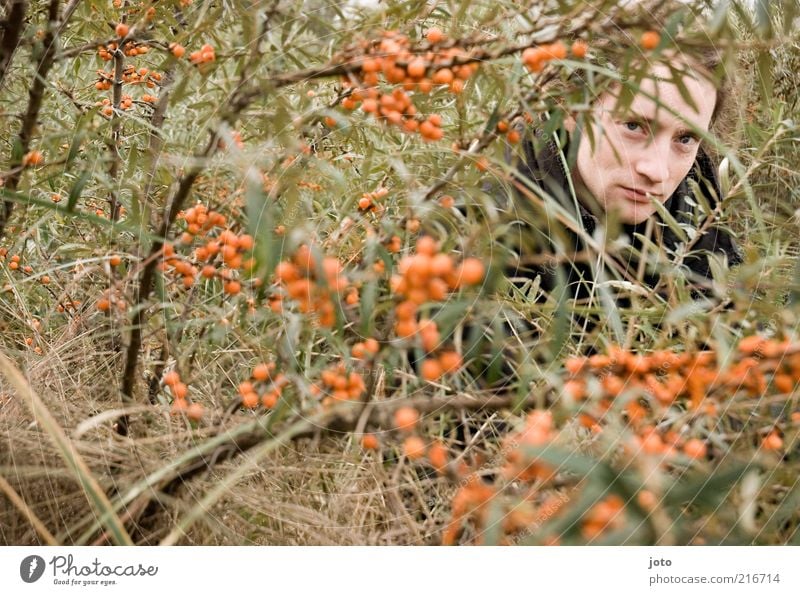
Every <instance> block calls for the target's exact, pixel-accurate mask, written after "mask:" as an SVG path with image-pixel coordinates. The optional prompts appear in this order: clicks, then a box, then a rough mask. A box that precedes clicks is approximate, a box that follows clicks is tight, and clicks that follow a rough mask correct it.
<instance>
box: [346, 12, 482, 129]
mask: <svg viewBox="0 0 800 595" xmlns="http://www.w3.org/2000/svg"><path fill="white" fill-rule="evenodd" d="M426 39H427V41H428V44H427V47H425V48H423V49H421V50H413V49H412V48H411V44H410V40H409V38H408V37H407V36H406V35H403V34H401V33H397V32H394V31H387V32H384V33H383V36H382V39H381V40H380V41H375V42H366V41H364V42H362V43H361V46H360V48H359V50H360V55H359V56H358V57H357V58H349V61H353V60H356V61H357V62H358V64H359V68H358V69H357V70H356V71H354V72H352V73H351V74H350V75H349V76H345V77H344V78H343V82H342V84H343V86H344V88H345V89H348V90H349V91H350V92H349V94H348V95H347V96H346V97H345V98H344V99H343V100H342V107H344V108H345V109H348V110H354V109H356V108H358V107H359V104H360V107H361V109H362V110H363V111H364V112H365V113H367V114H373V115H374V116H375V117H377V118H379V119H380V120H382V121H385V122H388V123H390V124H393V125H395V126H398V127H400V128H401V129H402V130H404V131H405V132H409V133H417V132H418V133H419V134H420V136H422V138H424V139H425V140H430V141H434V140H439V139H441V138H442V137H443V136H444V133H443V131H442V128H441V126H442V118H441V116H440V115H439V114H431V115H430V116H428V117H427V118H426V117H424V116H422V115H420V114H419V113H418V112H417V108H416V106H415V105H414V103H413V101H412V97H411V96H410V95H409V92H417V93H430V92H431V91H433V90H434V89H435V88H441V87H446V88H447V89H448V90H449V91H450V92H452V93H456V94H457V93H461V92H462V91H463V90H464V84H465V82H466V81H467V80H469V78H470V77H472V76H473V75H474V74H475V73H476V72H477V70H478V63H477V62H475V61H473V62H469V61H468V53H467V51H466V50H464V49H463V48H459V47H456V46H454V45H450V46H449V47H444V45H446V43H445V41H446V39H445V36H444V34H442V32H441V31H440V30H439V29H435V28H433V29H429V30H428V32H427V34H426ZM381 78H383V81H384V83H385V84H388V85H397V86H395V87H394V89H393V90H392V91H391V92H386V93H381V92H380V91H379V90H378V86H379V84H380V83H381Z"/></svg>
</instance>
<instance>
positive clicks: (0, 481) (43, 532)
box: [0, 475, 61, 545]
mask: <svg viewBox="0 0 800 595" xmlns="http://www.w3.org/2000/svg"><path fill="white" fill-rule="evenodd" d="M0 490H2V491H3V492H4V493H5V495H6V496H8V499H9V500H11V503H12V504H14V506H16V507H17V508H18V509H19V510H20V512H21V513H22V514H24V515H25V518H27V519H28V520H29V521H30V523H31V525H32V526H33V528H34V529H36V532H37V533H38V534H39V535H40V536H41V538H42V539H44V541H45V543H46V544H47V545H61V544H60V543H58V540H57V539H56V538H55V537H53V534H52V533H50V531H48V530H47V527H45V526H44V523H43V522H42V520H41V519H40V518H39V517H38V516H36V513H34V512H33V511H32V510H31V509H30V507H29V506H28V505H27V504H26V503H25V500H23V499H22V498H21V497H20V495H19V494H18V493H17V491H16V490H15V489H14V488H13V487H12V486H11V484H10V483H8V482H7V481H6V478H5V477H3V476H2V475H0Z"/></svg>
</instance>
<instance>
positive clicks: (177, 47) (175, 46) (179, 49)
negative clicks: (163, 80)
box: [169, 43, 186, 60]
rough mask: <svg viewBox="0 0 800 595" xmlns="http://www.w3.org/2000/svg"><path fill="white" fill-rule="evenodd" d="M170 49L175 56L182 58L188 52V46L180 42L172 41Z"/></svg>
mask: <svg viewBox="0 0 800 595" xmlns="http://www.w3.org/2000/svg"><path fill="white" fill-rule="evenodd" d="M169 51H170V52H172V55H173V56H175V57H176V58H178V59H179V60H180V59H181V58H183V55H184V54H185V53H186V48H185V47H183V46H182V45H181V44H179V43H171V44H169Z"/></svg>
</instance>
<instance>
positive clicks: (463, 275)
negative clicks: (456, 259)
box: [458, 258, 486, 285]
mask: <svg viewBox="0 0 800 595" xmlns="http://www.w3.org/2000/svg"><path fill="white" fill-rule="evenodd" d="M485 272H486V269H485V267H484V266H483V263H482V262H481V261H480V260H478V259H477V258H467V259H465V260H464V262H462V263H461V266H460V267H459V272H458V278H459V280H460V282H461V283H465V284H467V285H477V284H478V283H480V282H481V281H482V280H483V275H484V274H485Z"/></svg>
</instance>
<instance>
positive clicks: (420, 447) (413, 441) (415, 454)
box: [403, 436, 425, 459]
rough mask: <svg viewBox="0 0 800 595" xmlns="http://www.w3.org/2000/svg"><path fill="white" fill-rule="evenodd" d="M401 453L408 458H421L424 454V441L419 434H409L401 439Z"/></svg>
mask: <svg viewBox="0 0 800 595" xmlns="http://www.w3.org/2000/svg"><path fill="white" fill-rule="evenodd" d="M403 453H404V454H405V455H406V456H407V457H408V458H409V459H421V458H422V457H424V456H425V441H424V440H422V438H420V437H419V436H409V437H408V438H406V439H405V440H404V441H403Z"/></svg>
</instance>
